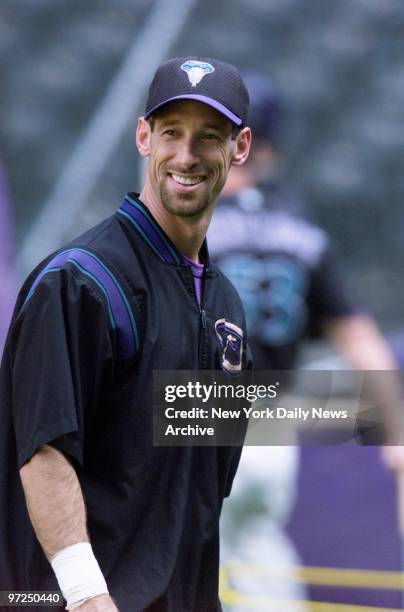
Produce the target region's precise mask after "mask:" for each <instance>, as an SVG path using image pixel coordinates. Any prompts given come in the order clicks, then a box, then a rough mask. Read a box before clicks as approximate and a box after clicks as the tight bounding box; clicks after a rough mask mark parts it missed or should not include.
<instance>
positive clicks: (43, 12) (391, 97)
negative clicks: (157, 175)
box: [0, 0, 404, 610]
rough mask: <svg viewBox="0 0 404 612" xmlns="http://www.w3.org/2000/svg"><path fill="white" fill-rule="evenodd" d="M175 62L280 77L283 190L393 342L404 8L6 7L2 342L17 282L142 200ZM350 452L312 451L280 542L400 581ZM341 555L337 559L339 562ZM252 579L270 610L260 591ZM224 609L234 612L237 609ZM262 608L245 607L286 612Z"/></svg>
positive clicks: (388, 524)
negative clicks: (298, 200) (143, 156)
mask: <svg viewBox="0 0 404 612" xmlns="http://www.w3.org/2000/svg"><path fill="white" fill-rule="evenodd" d="M176 55H180V56H183V55H185V56H187V55H196V56H203V57H209V56H213V57H218V58H220V59H222V60H225V61H229V62H231V63H234V64H236V65H237V66H238V67H239V68H240V69H244V70H247V69H255V70H258V71H260V72H262V73H263V74H267V75H268V76H271V78H272V79H274V81H275V82H276V83H277V85H278V86H279V88H280V90H281V91H282V93H283V97H284V105H285V109H286V113H285V115H286V117H287V120H286V121H284V122H283V124H282V131H281V134H280V140H281V148H282V150H283V153H284V155H285V158H286V159H287V160H288V175H289V178H290V181H291V182H292V183H294V184H295V185H297V186H298V188H299V189H300V190H301V191H302V193H304V196H305V201H306V205H307V208H308V213H309V214H310V217H311V218H312V219H313V220H314V221H315V222H317V223H318V224H319V225H320V226H321V227H323V228H324V229H325V230H326V231H327V232H328V233H329V235H330V236H331V237H332V239H334V241H335V243H336V244H337V245H338V248H339V254H340V259H341V261H342V264H343V266H344V279H345V280H346V286H347V288H348V291H349V292H350V293H351V294H352V295H353V296H355V300H358V302H359V303H361V304H364V305H365V306H366V308H367V309H368V311H370V312H371V314H372V315H374V316H375V318H376V320H377V321H378V323H379V324H380V326H381V329H382V330H383V331H384V332H385V333H386V334H388V335H393V336H395V337H396V338H397V337H399V334H400V329H401V327H402V325H403V319H404V315H403V311H404V283H403V281H402V269H403V265H402V263H403V248H402V239H403V236H404V214H403V213H404V173H403V160H404V155H403V153H404V59H403V58H404V5H403V2H402V0H339V1H338V2H331V1H330V0H214V1H213V0H204V1H203V2H202V1H201V0H199V1H198V0H178V1H177V2H175V3H174V2H171V3H170V2H168V1H167V0H164V1H162V0H160V1H157V0H156V1H151V0H137V1H136V2H134V1H133V0H115V2H113V3H111V2H107V1H106V0H97V1H95V0H87V1H86V2H80V1H78V0H59V1H58V2H54V1H52V0H35V2H32V1H31V0H2V1H1V3H0V58H1V59H0V78H1V88H0V155H1V166H2V169H1V172H0V273H1V287H0V347H1V343H2V340H3V338H4V334H5V330H6V326H7V321H8V318H9V316H10V311H11V307H12V303H13V301H14V299H15V291H16V287H17V286H18V284H19V283H20V282H21V280H22V279H23V277H24V276H25V275H26V274H27V273H28V272H29V271H30V270H31V269H32V267H33V266H34V265H36V264H37V263H38V262H39V261H40V259H41V258H42V257H44V256H45V255H47V254H48V253H49V252H50V251H51V250H54V249H56V248H58V247H59V246H61V245H62V244H63V243H64V242H66V241H67V240H68V239H70V238H72V237H73V236H74V235H77V234H78V233H80V232H81V231H84V230H85V229H86V228H88V227H90V226H91V225H93V224H95V223H97V222H98V221H99V220H101V219H102V218H104V217H105V216H107V215H110V214H112V213H113V212H114V210H115V209H116V208H117V206H118V205H119V204H120V202H121V199H122V197H123V195H124V194H125V192H127V191H129V190H133V191H136V190H137V189H140V186H141V176H142V170H143V168H142V165H141V163H140V159H139V157H138V156H137V154H136V150H135V146H134V130H135V125H136V117H137V116H138V115H139V114H142V108H143V104H144V100H145V96H146V88H147V86H148V83H149V81H150V78H151V76H152V74H153V72H154V70H155V68H156V66H157V65H158V64H159V63H160V62H161V61H162V60H164V59H166V58H167V57H174V56H176ZM329 350H330V349H329V348H328V347H325V345H323V344H321V343H318V342H317V343H315V344H313V343H310V344H306V345H305V350H304V352H303V355H302V359H301V363H302V366H303V367H305V366H306V365H310V363H311V362H312V361H313V360H317V359H318V358H321V359H322V358H325V359H328V358H329ZM355 452H356V453H357V454H356V455H354V456H352V457H350V459H349V461H350V463H349V464H348V466H347V465H346V463H343V464H341V456H340V455H335V453H334V454H333V453H332V452H331V450H330V449H327V455H326V457H325V458H324V457H323V458H321V459H320V460H319V457H318V454H316V452H315V450H313V451H312V452H308V453H306V456H305V457H303V459H302V463H301V467H300V469H299V473H298V475H296V478H298V493H297V506H294V510H293V512H294V514H293V513H292V516H290V517H289V514H290V512H292V509H289V511H288V521H289V522H288V534H289V535H288V537H291V538H292V540H293V543H294V546H296V547H297V550H298V553H299V555H298V557H297V561H298V562H299V563H300V562H301V563H304V564H306V565H310V566H324V567H326V566H334V567H350V568H356V569H361V568H369V569H372V570H379V569H383V570H388V571H393V570H394V571H396V570H399V569H400V564H401V560H400V543H399V539H398V534H397V530H396V528H395V524H396V514H395V503H396V498H395V491H394V481H393V478H392V476H391V474H389V473H388V472H387V470H386V469H385V468H384V467H383V466H382V465H381V464H380V462H379V461H378V459H377V457H376V454H375V453H374V452H373V454H372V450H371V449H366V452H365V449H355ZM280 462H281V463H282V459H280ZM292 462H293V461H292ZM358 465H359V466H362V471H361V470H360V469H358V470H357V471H355V474H354V477H353V479H352V478H351V479H349V478H348V477H347V471H348V472H349V469H350V466H355V467H357V466H358ZM294 469H295V468H293V467H292V468H291V470H292V471H293V470H294ZM296 470H297V468H296ZM370 472H371V474H370ZM364 475H366V478H367V479H368V480H366V478H364ZM307 483H311V485H310V486H309V485H308V484H307ZM366 483H367V484H366ZM281 487H282V484H281ZM295 494H296V491H295V492H294V493H293V494H292V493H290V495H289V499H290V500H292V499H294V495H295ZM258 498H259V495H258ZM258 498H257V499H258ZM358 499H360V501H361V504H362V505H361V504H360V503H359V502H358V503H356V501H355V500H358ZM341 500H343V501H344V503H341ZM364 504H365V505H364ZM289 505H291V502H290V504H289ZM245 512H247V510H246V511H245ZM283 522H285V521H283ZM365 524H366V529H365V527H364V525H365ZM358 532H359V533H358ZM376 535H377V537H376ZM355 538H356V539H355ZM370 543H371V544H372V547H371V550H369V546H370ZM337 544H338V546H339V547H340V550H341V551H344V553H346V555H345V557H344V555H343V554H342V552H341V554H339V555H338V554H337V555H336V556H335V554H334V557H333V553H335V550H336V549H337V548H338V546H337ZM257 546H259V544H257ZM360 552H362V554H359V553H360ZM260 580H261V583H262V584H263V585H264V586H263V587H262V588H263V590H264V593H267V597H269V596H270V595H271V585H270V580H269V578H268V577H267V576H264V577H263V578H261V579H260ZM262 584H261V586H262ZM324 588H325V587H319V586H317V587H316V586H315V585H314V586H313V585H312V586H310V585H308V586H307V587H305V590H304V591H299V593H298V596H299V597H300V596H304V597H308V598H311V599H319V600H321V601H324V600H326V599H327V597H328V598H329V600H330V601H334V602H342V603H343V602H346V601H350V602H352V603H355V602H356V603H357V604H359V603H361V604H363V603H365V604H366V605H369V606H370V605H373V606H377V605H379V606H380V605H384V606H388V605H390V606H395V607H396V608H398V607H399V603H398V602H399V599H398V594H397V593H393V592H392V591H391V590H390V591H383V589H381V590H380V591H378V593H377V596H376V598H375V597H373V599H372V598H371V595H369V592H368V591H366V592H365V593H363V592H361V593H360V594H356V595H353V591H352V590H351V591H349V589H348V591H349V592H348V594H347V593H346V592H344V593H345V594H343V593H342V591H341V590H339V591H335V589H334V590H332V589H331V590H329V591H328V592H327V593H325V592H324ZM321 589H323V590H321ZM257 592H258V591H257ZM356 593H357V592H356ZM229 597H230V599H229V601H227V604H228V609H231V608H232V606H233V607H234V609H241V604H240V602H239V603H237V600H235V599H234V598H233V603H231V601H230V600H231V596H229ZM355 597H356V599H355ZM366 597H368V599H366ZM369 597H370V599H369ZM256 599H257V601H258V599H259V598H258V597H257V598H256ZM257 601H255V603H252V602H251V601H250V603H248V604H246V609H264V610H265V609H268V610H269V609H278V610H286V609H287V608H286V605H283V604H282V606H279V607H278V608H277V607H276V606H275V608H271V607H270V604H269V603H268V600H265V597H264V596H263V598H262V600H261V604H260V603H259V602H258V603H257ZM265 601H266V603H265ZM225 603H226V602H225ZM239 604H240V605H239ZM237 606H238V607H237ZM308 609H310V608H308ZM313 609H320V608H313ZM324 609H326V608H324ZM327 609H328V608H327ZM329 609H330V610H331V609H334V608H329ZM335 609H337V608H335ZM352 609H354V608H352Z"/></svg>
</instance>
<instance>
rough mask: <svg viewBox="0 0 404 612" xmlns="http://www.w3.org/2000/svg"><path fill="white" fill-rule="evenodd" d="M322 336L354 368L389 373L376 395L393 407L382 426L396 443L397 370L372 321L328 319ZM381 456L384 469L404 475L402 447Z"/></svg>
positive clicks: (398, 416) (399, 408)
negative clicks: (384, 426) (385, 426)
mask: <svg viewBox="0 0 404 612" xmlns="http://www.w3.org/2000/svg"><path fill="white" fill-rule="evenodd" d="M324 333H325V335H326V336H327V338H328V339H329V340H330V341H331V342H332V343H333V344H334V346H335V348H336V349H337V350H338V351H339V352H340V353H341V354H342V355H343V356H344V357H345V358H346V359H347V360H348V361H349V362H350V363H351V365H352V366H353V367H354V368H356V369H358V370H387V371H389V374H386V376H385V377H383V378H384V380H383V384H381V385H380V386H381V388H380V389H379V391H378V393H377V395H379V397H380V399H381V402H382V403H383V404H385V405H387V406H389V407H390V408H391V407H393V406H394V407H395V408H396V410H391V411H390V410H389V411H388V412H387V414H386V424H387V429H388V431H389V438H390V440H391V441H392V442H395V443H397V434H398V435H399V434H400V432H401V429H402V421H403V417H402V402H403V400H402V388H401V382H400V377H399V374H398V372H396V373H395V372H394V371H395V370H398V366H397V364H396V362H395V359H394V356H393V354H392V352H391V350H390V347H389V346H388V344H387V342H386V340H385V339H384V337H383V335H382V334H381V332H380V330H379V328H378V326H377V325H376V323H375V321H374V320H373V319H372V318H371V317H369V316H368V315H364V314H363V315H352V316H348V317H341V318H340V319H331V320H328V321H327V322H326V323H325V324H324ZM380 380H381V379H380V378H379V381H380ZM392 413H393V414H392ZM382 457H383V459H384V461H385V463H386V464H387V465H388V467H390V468H391V469H393V470H396V471H398V472H400V474H404V447H403V446H385V447H384V448H383V449H382Z"/></svg>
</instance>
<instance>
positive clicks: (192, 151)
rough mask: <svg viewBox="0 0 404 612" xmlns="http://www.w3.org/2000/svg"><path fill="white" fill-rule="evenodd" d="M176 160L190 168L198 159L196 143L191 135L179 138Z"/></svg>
mask: <svg viewBox="0 0 404 612" xmlns="http://www.w3.org/2000/svg"><path fill="white" fill-rule="evenodd" d="M177 161H178V162H179V163H181V164H182V165H183V166H184V167H186V168H191V167H192V166H194V165H195V164H197V163H198V161H199V155H198V150H197V144H196V142H195V139H194V138H192V137H186V138H183V139H182V140H181V142H180V143H179V146H178V151H177Z"/></svg>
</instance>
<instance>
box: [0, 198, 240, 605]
mask: <svg viewBox="0 0 404 612" xmlns="http://www.w3.org/2000/svg"><path fill="white" fill-rule="evenodd" d="M204 250H205V253H204V255H205V261H206V266H205V272H204V277H203V290H202V296H201V303H200V305H198V303H197V300H196V295H195V288H194V280H193V275H192V270H191V267H190V265H189V264H187V263H185V262H184V260H183V258H182V256H181V255H180V254H179V253H178V251H177V249H176V248H175V246H174V245H173V243H172V242H171V241H170V240H169V238H168V237H167V236H166V235H165V233H164V232H163V231H162V229H161V228H160V227H159V226H158V224H157V223H156V221H155V220H154V218H153V217H152V215H151V214H150V212H149V211H148V209H147V208H146V207H144V206H143V205H142V203H141V202H140V201H139V200H138V199H137V198H136V196H135V195H134V194H128V196H126V198H125V200H124V202H123V203H122V205H121V206H120V208H119V209H118V211H117V212H116V213H115V214H114V215H113V216H112V217H110V218H109V219H107V220H105V221H104V222H103V223H101V224H100V225H98V226H97V227H95V228H93V229H91V230H90V231H88V232H86V233H85V234H84V235H83V236H81V237H80V238H78V239H76V240H75V241H73V242H72V243H70V244H69V245H67V246H66V247H64V248H63V249H61V250H60V251H58V252H57V253H55V254H53V255H51V256H50V257H48V258H47V259H46V260H45V261H44V262H42V263H41V264H40V265H39V266H38V267H37V268H36V269H35V270H34V271H33V273H32V274H31V275H30V276H29V278H28V279H27V281H26V282H25V284H24V286H23V288H22V290H21V292H20V295H19V298H18V301H17V305H16V308H15V311H14V315H13V320H12V324H11V327H10V330H9V334H8V339H7V343H6V348H5V352H4V358H3V363H2V368H1V378H0V412H1V422H2V428H1V430H0V452H1V460H0V590H7V589H13V590H17V589H19V590H51V589H55V588H57V583H56V581H55V578H54V576H53V572H52V569H51V567H50V565H49V564H48V562H47V561H46V558H45V556H44V554H43V552H42V550H41V548H40V546H39V544H38V542H37V540H36V538H35V535H34V532H33V529H32V527H31V524H30V521H29V518H28V515H27V510H26V507H25V503H24V499H23V491H22V486H21V482H20V479H19V474H18V468H19V467H20V466H22V465H23V464H24V463H25V462H26V461H27V460H29V459H30V457H31V456H32V455H33V454H34V453H35V451H36V450H37V449H38V448H39V447H40V446H42V445H43V444H51V445H53V446H54V447H56V448H58V449H59V450H61V451H62V452H64V453H65V454H66V455H67V456H68V457H69V458H70V459H71V461H72V462H73V464H74V466H75V467H76V470H77V474H78V477H79V480H80V484H81V487H82V490H83V495H84V499H85V503H86V507H87V515H88V529H89V533H90V538H91V541H92V545H93V548H94V552H95V555H96V557H97V559H98V561H99V563H100V566H101V569H102V571H103V573H104V575H105V578H106V581H107V584H108V587H109V589H110V592H111V595H112V596H113V597H114V599H115V600H116V602H117V605H118V608H119V610H121V611H122V612H133V611H135V610H136V611H138V610H139V611H140V610H148V611H151V610H153V611H160V610H161V611H167V612H168V611H169V612H179V611H181V612H186V611H196V610H204V611H205V610H206V611H211V610H212V611H213V610H218V609H220V604H219V601H218V520H219V515H220V510H221V505H222V501H223V498H224V496H226V495H227V494H228V493H229V491H230V487H231V483H232V479H233V477H234V474H235V471H236V469H237V464H238V460H239V456H240V451H241V449H240V447H236V448H235V447H226V448H225V447H195V446H194V447H175V448H172V447H171V448H168V447H153V427H152V423H153V418H152V417H153V415H152V372H153V370H195V369H209V370H213V369H220V368H222V366H223V364H224V363H227V361H226V359H225V358H224V357H225V356H224V355H223V351H224V346H225V344H226V343H224V342H223V338H222V337H221V336H220V334H218V333H217V329H215V323H217V322H218V321H220V322H221V333H222V334H225V333H226V331H225V328H226V322H228V323H232V324H233V326H237V328H238V329H239V332H240V334H239V339H240V342H239V346H238V350H236V349H237V347H234V342H233V349H234V350H233V353H232V355H231V358H232V364H233V365H234V366H235V367H236V369H237V368H239V369H240V370H241V369H242V368H243V367H246V365H247V361H246V354H247V351H246V350H245V349H246V347H245V324H244V314H243V310H242V307H241V302H240V299H239V297H238V295H237V293H236V291H235V289H234V288H233V286H232V285H231V283H230V282H229V281H228V280H227V279H226V278H225V277H224V276H223V274H222V273H221V272H220V271H219V270H217V269H216V268H215V267H213V266H211V265H210V262H209V256H208V253H207V248H206V244H205V246H204ZM223 321H224V322H225V323H224V324H223ZM233 326H232V327H231V328H232V329H233V328H234V327H233ZM216 327H217V326H216ZM229 333H230V332H229ZM243 349H244V350H243ZM237 359H239V361H238V362H237ZM66 494H68V492H66Z"/></svg>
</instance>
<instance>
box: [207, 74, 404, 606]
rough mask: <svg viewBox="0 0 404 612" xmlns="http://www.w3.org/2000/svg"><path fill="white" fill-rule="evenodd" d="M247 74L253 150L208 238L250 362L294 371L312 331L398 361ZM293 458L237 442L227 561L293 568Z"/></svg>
mask: <svg viewBox="0 0 404 612" xmlns="http://www.w3.org/2000/svg"><path fill="white" fill-rule="evenodd" d="M244 78H245V80H246V83H247V84H248V88H249V92H250V111H249V123H250V125H251V128H252V133H253V143H252V148H251V153H250V156H249V159H248V161H247V162H246V164H245V165H244V166H243V167H239V168H233V169H232V170H231V171H230V173H229V177H228V180H227V183H226V186H225V189H224V191H223V194H222V195H223V197H222V198H221V199H220V201H219V205H218V207H217V210H216V214H215V218H214V220H213V222H212V224H211V226H210V228H209V233H208V238H209V245H210V249H211V253H212V255H213V257H214V258H215V261H216V262H217V264H218V265H219V267H220V268H221V269H222V270H223V271H224V272H225V273H226V274H227V275H228V276H229V278H230V279H231V280H232V281H233V283H234V284H235V286H236V288H237V290H238V292H239V294H240V296H241V298H242V301H243V304H244V308H245V311H246V317H247V326H248V330H249V343H250V346H251V349H252V353H253V359H254V367H255V368H258V369H283V370H291V369H293V368H295V367H297V363H298V356H299V349H300V348H301V344H302V341H303V340H304V339H305V338H307V337H308V336H318V337H323V338H326V339H327V340H328V341H330V342H331V343H332V345H333V346H334V347H335V348H336V349H337V351H338V352H339V353H340V354H342V355H343V357H344V358H345V360H346V361H347V362H348V363H349V364H350V366H351V367H353V368H357V369H360V370H378V369H380V370H391V369H395V367H396V365H395V361H394V359H393V357H392V355H391V353H390V350H389V348H388V346H387V344H386V342H385V340H384V338H383V337H382V335H381V334H380V332H379V330H378V328H377V326H376V324H375V322H374V320H373V319H372V318H371V317H370V316H369V315H368V314H367V313H366V312H365V311H363V310H360V309H358V308H356V307H355V306H354V305H353V303H352V299H351V298H350V296H349V295H348V292H347V290H346V287H344V284H343V276H342V275H341V273H340V271H339V266H338V262H337V261H336V258H335V255H334V250H333V247H332V245H331V240H330V238H329V236H328V235H327V233H326V232H325V231H324V230H322V229H321V228H320V227H318V226H317V225H315V224H314V223H312V222H311V221H310V220H309V219H308V217H307V213H306V210H305V205H304V202H303V201H302V199H301V198H300V197H299V196H298V195H297V193H296V192H295V191H294V190H293V189H292V188H291V186H290V185H289V184H288V182H287V179H286V176H285V164H284V160H283V158H282V155H281V152H280V149H279V140H280V127H281V120H282V114H283V105H282V101H281V97H280V94H279V92H278V90H277V88H276V86H275V85H274V84H273V83H272V81H271V80H270V79H269V78H268V77H266V76H263V75H261V74H259V73H256V72H250V73H247V74H245V77H244ZM385 450H386V452H388V449H385ZM298 463H299V451H298V448H297V447H272V448H270V447H268V448H266V447H245V448H244V451H243V455H242V460H241V464H240V469H239V472H238V476H237V479H236V482H235V484H234V487H233V495H232V499H231V500H230V501H229V502H228V503H226V504H225V508H224V512H223V517H222V529H223V535H224V555H223V559H224V561H245V562H248V563H252V564H254V563H258V564H259V563H262V564H263V565H264V566H266V567H270V566H272V565H274V564H276V566H277V572H278V573H277V576H280V577H281V578H282V575H280V574H279V570H280V569H282V568H283V572H284V574H283V577H285V575H288V574H290V573H291V572H293V566H294V565H297V564H299V558H298V556H297V552H296V550H295V549H294V546H293V544H292V542H291V540H290V539H289V538H288V537H287V535H286V533H285V532H284V531H283V526H284V525H285V524H286V522H287V520H288V518H289V515H290V512H291V510H292V508H293V504H294V499H295V485H296V478H297V472H298ZM254 500H255V501H254ZM258 541H259V542H260V546H259V547H257V542H258ZM289 577H290V576H289ZM281 583H282V580H281ZM291 585H293V582H292V583H290V582H289V586H288V587H287V588H286V587H285V583H282V584H281V585H280V586H279V587H276V585H271V589H270V595H272V596H275V597H281V596H283V597H284V596H286V597H287V598H289V599H300V600H301V599H304V598H305V593H304V591H303V590H302V589H301V588H300V587H297V586H296V587H294V586H291ZM235 586H236V590H238V591H239V592H241V593H248V594H250V595H254V596H258V595H259V594H261V595H265V594H266V595H268V589H267V586H266V585H263V581H262V580H255V579H254V577H252V576H251V575H249V574H248V571H247V570H246V571H245V572H244V573H243V572H239V573H238V577H237V581H236V584H235ZM237 609H239V608H237Z"/></svg>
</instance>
